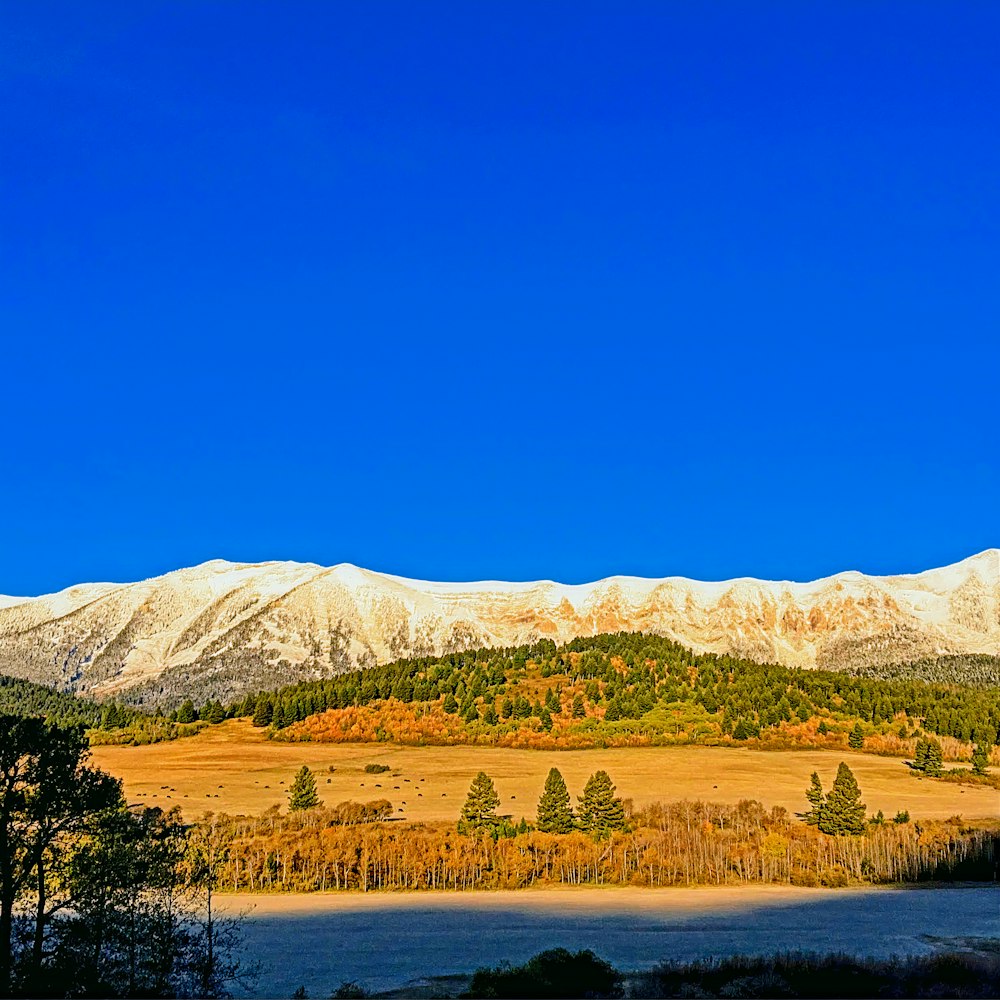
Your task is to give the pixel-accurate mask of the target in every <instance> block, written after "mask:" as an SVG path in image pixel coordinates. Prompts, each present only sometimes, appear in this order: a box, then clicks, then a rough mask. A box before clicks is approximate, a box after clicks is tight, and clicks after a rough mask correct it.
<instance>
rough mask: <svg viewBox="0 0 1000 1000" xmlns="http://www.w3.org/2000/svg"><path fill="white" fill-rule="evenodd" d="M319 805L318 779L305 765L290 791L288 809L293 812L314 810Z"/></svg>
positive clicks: (300, 769) (299, 771) (296, 776)
mask: <svg viewBox="0 0 1000 1000" xmlns="http://www.w3.org/2000/svg"><path fill="white" fill-rule="evenodd" d="M318 805H319V796H318V795H317V794H316V777H315V775H313V773H312V771H310V770H309V768H308V767H306V765H305V764H303V765H302V767H300V768H299V770H298V773H297V774H296V775H295V780H294V781H293V782H292V787H291V788H290V789H289V790H288V808H289V810H290V811H292V812H297V811H298V810H300V809H313V808H315V807H316V806H318Z"/></svg>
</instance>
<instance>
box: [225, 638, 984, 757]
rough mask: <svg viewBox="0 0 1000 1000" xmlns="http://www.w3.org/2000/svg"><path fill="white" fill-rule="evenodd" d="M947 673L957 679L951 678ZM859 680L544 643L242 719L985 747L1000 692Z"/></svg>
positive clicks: (613, 737) (250, 702) (676, 651)
mask: <svg viewBox="0 0 1000 1000" xmlns="http://www.w3.org/2000/svg"><path fill="white" fill-rule="evenodd" d="M956 672H957V673H960V672H958V671H956ZM981 676H982V672H981V671H980V670H979V665H976V671H975V677H976V678H978V680H977V681H976V686H970V685H965V684H958V683H954V682H950V683H944V682H933V683H932V682H929V681H927V680H920V679H913V678H907V677H891V678H887V677H857V676H851V675H848V674H845V673H841V672H833V671H824V670H802V669H796V668H789V667H783V666H779V665H776V664H760V663H756V662H754V661H752V660H745V659H739V658H736V657H731V656H726V655H723V656H716V655H714V654H696V653H693V652H692V651H691V650H689V649H685V648H684V647H683V646H680V645H678V644H677V643H674V642H671V641H669V640H667V639H663V638H660V637H658V636H650V635H644V634H642V633H615V634H605V635H599V636H595V637H593V638H586V639H574V640H573V641H571V642H568V643H566V644H565V645H562V646H557V645H556V644H555V643H553V642H550V641H542V642H538V643H534V644H532V645H527V646H518V647H514V648H507V649H480V650H475V651H471V652H466V653H454V654H450V655H448V656H439V657H417V658H409V659H402V660H398V661H396V662H395V663H391V664H386V665H385V666H379V667H372V668H368V669H366V670H362V671H358V672H355V673H351V674H344V675H341V676H338V677H335V678H331V679H329V680H325V681H315V682H307V683H301V684H295V685H290V686H287V687H284V688H280V689H279V690H277V691H274V692H260V693H258V694H255V695H254V694H251V695H247V696H246V697H245V698H243V699H241V700H240V701H239V702H236V703H234V704H232V705H230V706H229V708H228V712H227V714H229V715H241V716H252V717H253V718H254V721H255V723H256V724H257V725H260V726H269V727H271V729H272V731H273V733H274V735H275V736H277V737H280V738H282V739H291V740H330V741H345V742H346V741H353V740H398V741H403V742H417V743H420V742H426V743H463V742H477V743H494V744H498V745H507V746H546V747H549V746H551V747H584V746H609V745H641V744H644V743H669V742H691V741H701V742H718V741H737V742H739V741H749V740H756V741H762V742H765V743H781V742H784V743H786V744H788V745H795V744H801V743H809V744H810V745H823V744H824V742H827V743H830V744H831V745H845V744H847V743H849V745H850V746H852V747H853V748H854V749H868V750H872V751H875V752H882V753H899V754H901V755H903V754H908V753H910V752H912V750H913V747H914V744H915V741H916V739H917V738H918V737H919V736H922V735H923V734H924V733H930V734H934V735H936V736H939V737H944V738H947V739H950V740H952V741H953V745H950V746H949V747H946V752H950V755H951V756H952V757H955V756H961V755H963V754H967V753H968V751H969V750H970V749H971V745H972V744H974V743H978V744H982V745H984V746H986V747H987V748H992V747H994V746H995V745H996V744H997V738H998V735H997V734H998V730H1000V688H998V687H997V686H995V685H993V686H986V685H985V684H983V683H982V682H981Z"/></svg>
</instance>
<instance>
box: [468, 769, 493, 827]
mask: <svg viewBox="0 0 1000 1000" xmlns="http://www.w3.org/2000/svg"><path fill="white" fill-rule="evenodd" d="M499 805H500V796H499V795H497V790H496V788H495V787H494V785H493V780H492V778H490V776H489V775H488V774H487V773H486V772H485V771H480V772H479V774H477V775H476V776H475V777H474V778H473V779H472V784H471V785H470V786H469V794H468V796H467V797H466V799H465V804H464V805H463V806H462V825H463V826H464V827H467V828H468V829H471V830H481V829H482V828H483V827H491V826H494V825H495V824H496V823H497V822H498V818H497V814H496V810H497V806H499Z"/></svg>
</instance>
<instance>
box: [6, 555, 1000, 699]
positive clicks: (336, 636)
mask: <svg viewBox="0 0 1000 1000" xmlns="http://www.w3.org/2000/svg"><path fill="white" fill-rule="evenodd" d="M608 631H646V632H655V633H658V634H661V635H664V636H667V637H669V638H671V639H674V640H676V641H678V642H680V643H682V644H684V645H686V646H690V647H691V648H693V649H695V650H698V651H702V652H716V653H733V654H736V655H740V656H745V657H749V658H752V659H758V660H765V661H778V662H782V663H785V664H788V665H793V666H805V667H811V666H823V667H832V668H837V667H842V666H848V665H852V664H856V663H862V662H906V661H909V660H913V659H917V658H919V657H921V656H929V655H937V654H939V653H942V652H943V653H994V654H995V653H997V652H998V651H1000V550H997V549H988V550H986V551H985V552H981V553H978V554H977V555H974V556H970V557H969V558H968V559H963V560H962V561H960V562H958V563H954V564H952V565H950V566H945V567H941V568H938V569H932V570H927V571H925V572H922V573H915V574H902V575H897V576H868V575H865V574H864V573H861V572H859V571H857V570H850V571H845V572H842V573H838V574H835V575H834V576H830V577H825V578H822V579H819V580H813V581H809V582H805V583H797V582H793V581H787V580H786V581H766V580H756V579H753V578H748V577H743V578H738V579H732V580H722V581H716V582H703V581H697V580H689V579H686V578H683V577H665V578H660V579H648V578H642V577H634V576H613V577H608V578H606V579H603V580H597V581H595V582H593V583H583V584H564V583H558V582H556V581H553V580H535V581H522V582H504V581H498V580H485V581H477V582H471V583H454V582H433V581H426V580H411V579H407V578H406V577H400V576H393V575H389V574H384V573H378V572H375V571H373V570H369V569H364V568H362V567H359V566H355V565H354V564H352V563H346V562H344V563H338V564H336V565H335V566H330V567H324V566H320V565H318V564H316V563H300V562H291V561H285V562H281V561H270V562H260V563H246V562H232V561H229V560H225V559H213V560H209V561H207V562H204V563H201V564H199V565H197V566H192V567H188V568H186V569H180V570H176V571H174V572H171V573H166V574H163V575H162V576H159V577H154V578H152V579H149V580H144V581H142V582H140V583H133V584H82V585H79V586H76V587H70V588H67V589H66V590H64V591H61V592H60V593H58V594H50V595H47V596H44V597H38V598H0V672H4V673H10V674H14V675H16V676H21V677H26V678H28V679H31V680H36V681H41V682H43V683H48V684H54V685H56V686H59V687H61V688H70V689H74V690H79V691H88V692H91V693H93V694H97V695H102V694H115V695H118V696H125V697H130V698H134V699H137V698H144V699H146V700H147V701H151V702H156V701H157V700H162V699H166V698H168V697H170V698H172V697H173V696H174V695H175V694H176V693H177V691H178V690H183V691H185V692H188V693H192V694H193V693H195V692H197V693H198V694H199V696H202V697H204V696H209V695H210V696H212V697H233V696H236V695H238V694H240V693H242V692H243V691H246V690H252V689H257V688H260V687H273V686H276V685H279V684H281V683H285V682H289V681H294V680H298V679H307V678H314V677H322V676H328V675H330V674H331V673H334V672H338V671H342V670H349V669H352V668H354V667H356V666H358V665H360V664H370V663H375V662H386V661H388V660H392V659H395V658H398V657H400V656H409V655H428V654H439V653H446V652H450V651H455V650H460V649H465V648H470V647H475V646H513V645H517V644H519V643H523V642H532V641H535V640H537V639H539V638H551V639H555V640H557V641H564V640H568V639H570V638H573V637H575V636H578V635H593V634H595V633H598V632H608Z"/></svg>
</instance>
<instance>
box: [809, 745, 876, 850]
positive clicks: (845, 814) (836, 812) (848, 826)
mask: <svg viewBox="0 0 1000 1000" xmlns="http://www.w3.org/2000/svg"><path fill="white" fill-rule="evenodd" d="M817 825H818V826H819V828H820V830H822V831H823V833H829V834H838V833H849V834H855V835H856V834H861V833H864V832H865V804H864V802H862V801H861V789H860V788H858V783H857V781H856V780H855V777H854V773H853V772H852V771H851V769H850V768H849V767H848V766H847V765H846V764H845V763H844V762H843V761H841V762H840V767H838V768H837V777H836V778H834V781H833V787H832V788H831V789H830V794H829V795H827V797H826V802H825V803H824V804H823V808H822V809H821V810H820V814H819V822H818V824H817Z"/></svg>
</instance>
